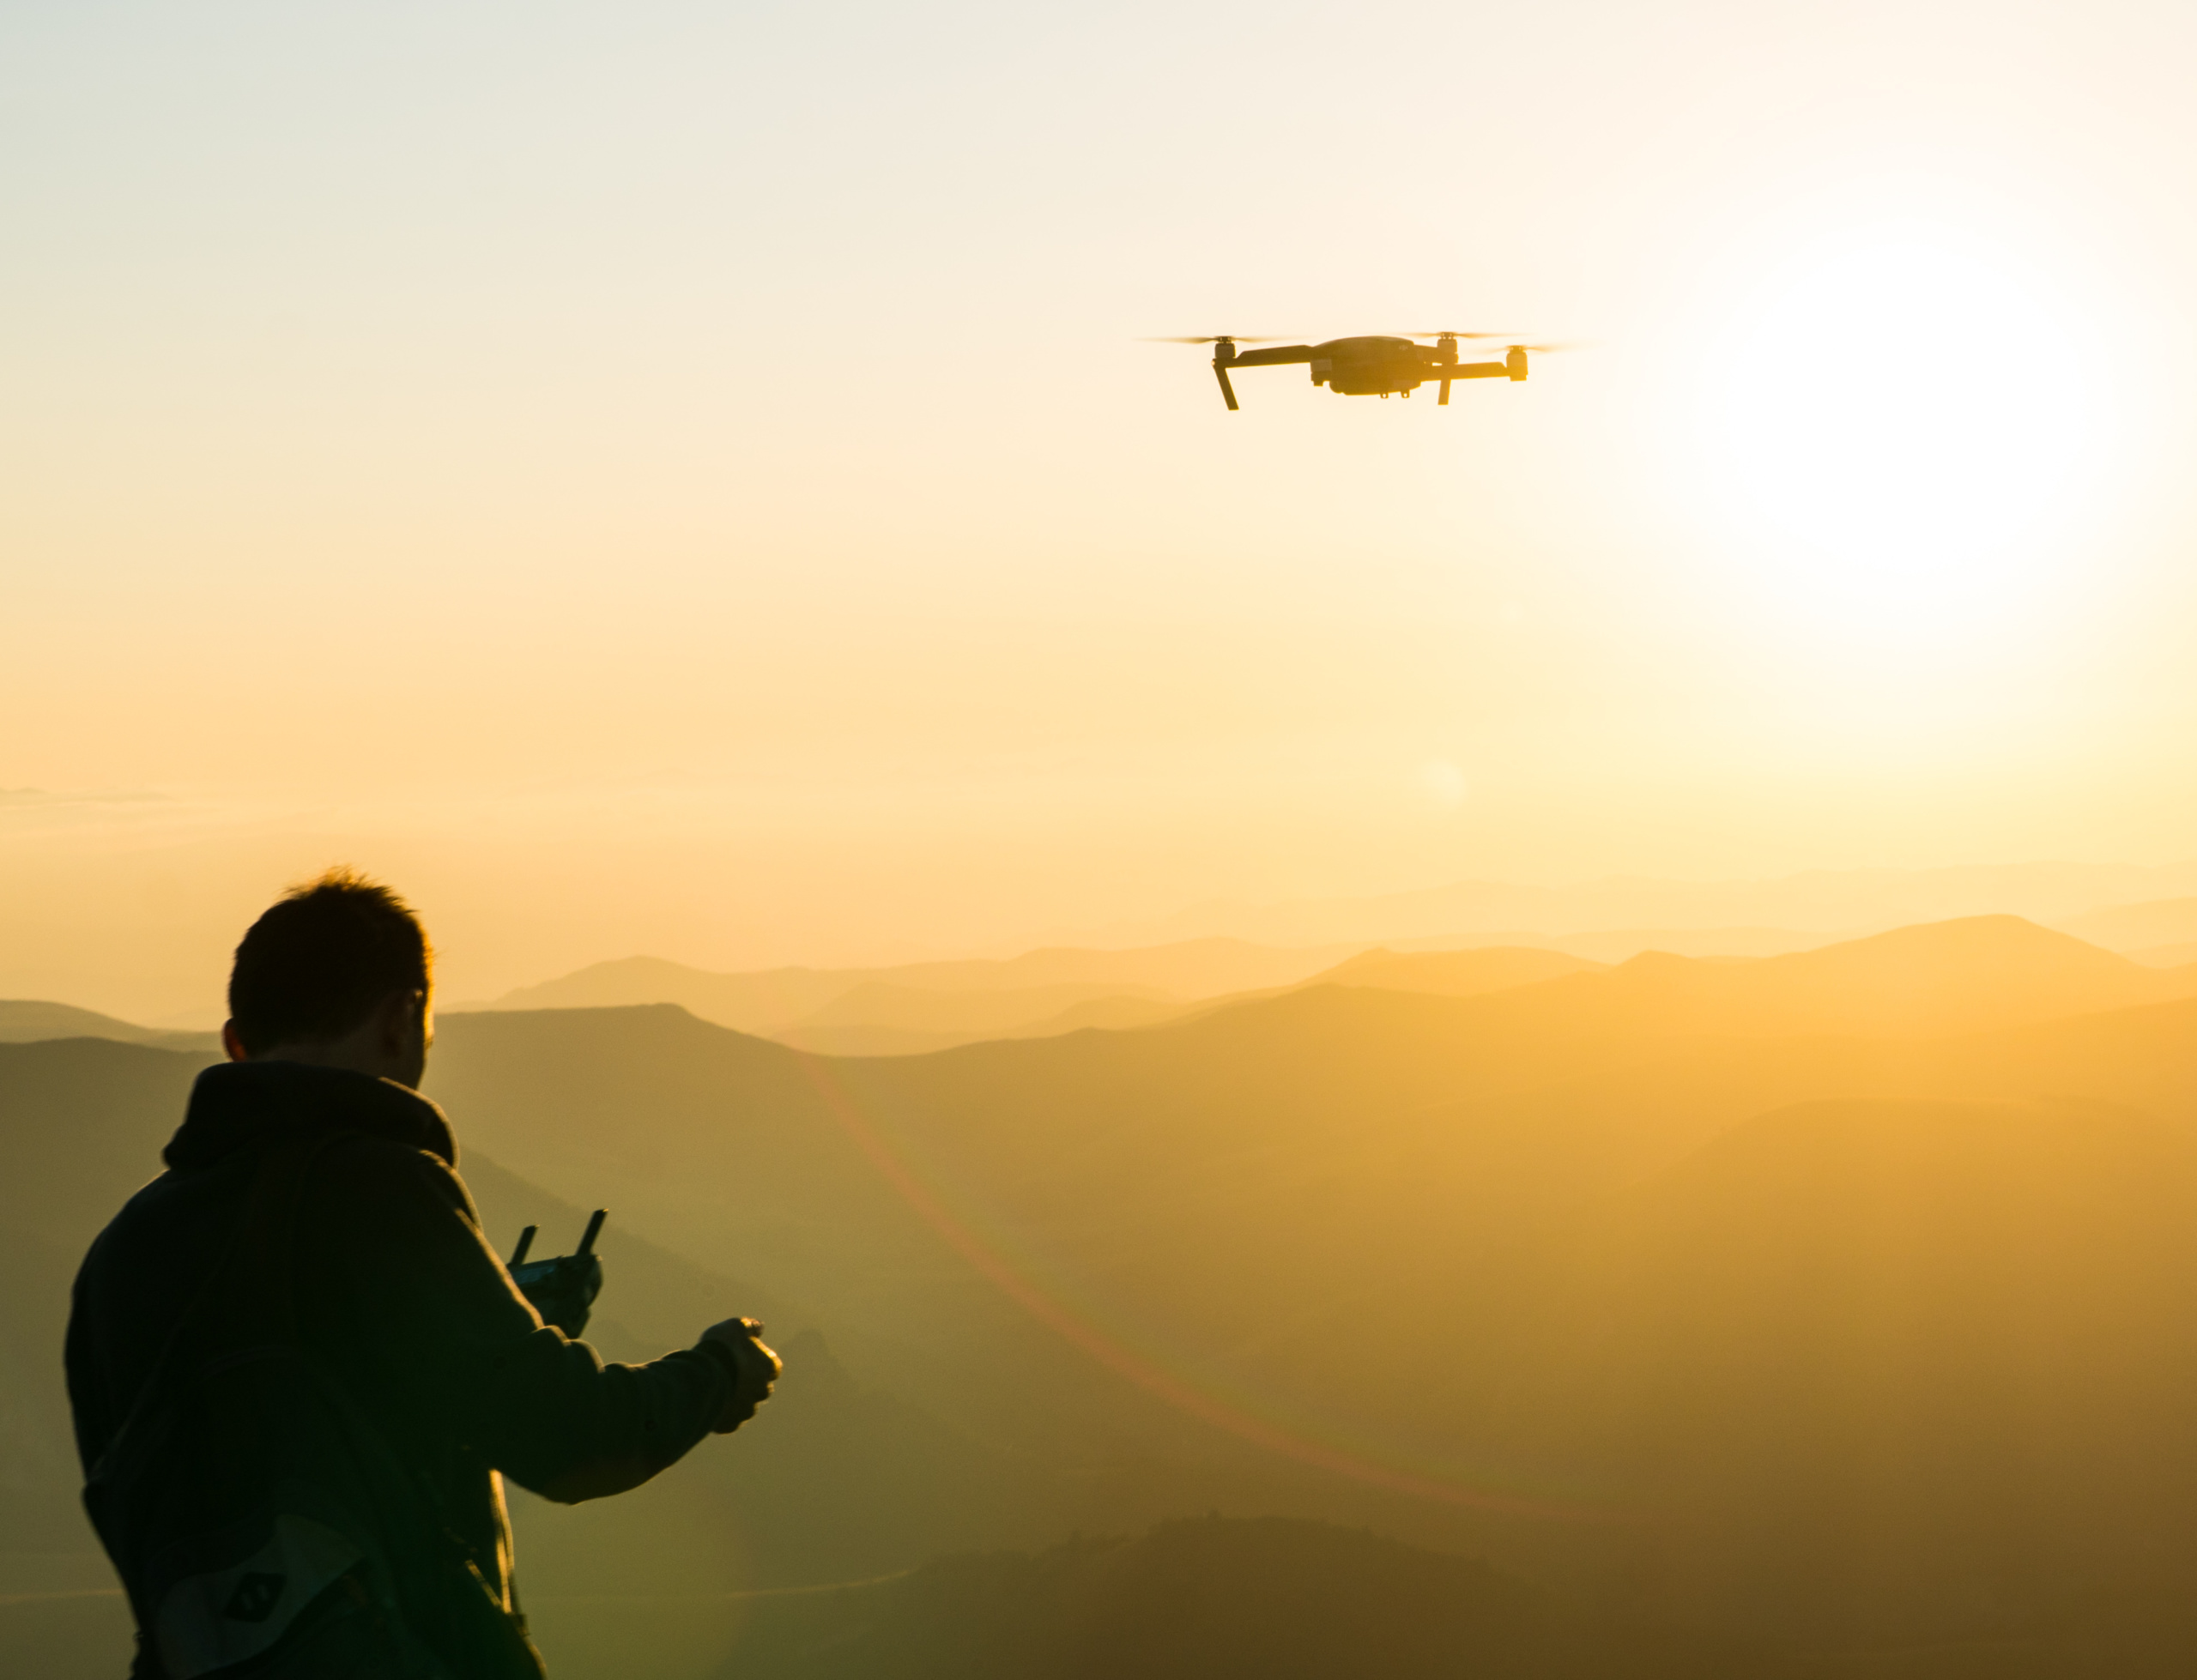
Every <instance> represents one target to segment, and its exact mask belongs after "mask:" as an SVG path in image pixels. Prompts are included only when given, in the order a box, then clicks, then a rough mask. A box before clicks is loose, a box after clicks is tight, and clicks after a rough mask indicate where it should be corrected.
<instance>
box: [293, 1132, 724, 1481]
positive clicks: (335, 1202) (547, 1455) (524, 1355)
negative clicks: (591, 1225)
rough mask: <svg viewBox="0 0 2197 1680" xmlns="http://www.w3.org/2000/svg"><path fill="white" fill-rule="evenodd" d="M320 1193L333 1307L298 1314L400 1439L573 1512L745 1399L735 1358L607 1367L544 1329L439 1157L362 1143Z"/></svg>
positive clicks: (706, 1355) (678, 1448) (320, 1185)
mask: <svg viewBox="0 0 2197 1680" xmlns="http://www.w3.org/2000/svg"><path fill="white" fill-rule="evenodd" d="M317 1180H318V1182H317V1186H316V1190H317V1194H315V1195H314V1196H313V1197H312V1199H311V1200H312V1202H313V1203H316V1204H318V1205H319V1206H322V1207H324V1209H325V1210H326V1213H327V1216H328V1217H326V1218H324V1219H323V1220H321V1221H319V1222H318V1236H317V1247H318V1253H319V1255H320V1257H321V1259H322V1260H323V1261H324V1275H325V1276H326V1278H327V1282H328V1286H329V1287H328V1294H329V1297H330V1298H329V1300H328V1302H327V1303H326V1306H327V1311H326V1315H325V1317H321V1316H319V1315H318V1314H317V1313H316V1311H315V1308H314V1306H313V1304H312V1302H310V1301H301V1302H300V1308H301V1310H302V1311H303V1312H304V1313H305V1314H306V1316H307V1317H308V1319H309V1320H312V1321H315V1322H318V1323H320V1324H322V1325H323V1326H324V1329H325V1331H326V1332H327V1335H326V1338H325V1342H324V1345H327V1346H328V1349H329V1352H330V1358H331V1361H332V1362H333V1363H336V1365H337V1367H338V1369H339V1370H340V1371H341V1372H342V1374H343V1375H345V1376H346V1377H347V1378H348V1380H349V1381H351V1382H352V1385H353V1387H354V1389H355V1390H356V1391H357V1392H358V1393H359V1398H360V1400H361V1401H362V1402H364V1403H366V1405H368V1408H369V1410H370V1411H380V1410H383V1409H384V1408H385V1409H386V1411H388V1413H389V1414H390V1420H391V1422H392V1423H395V1424H396V1426H397V1428H398V1429H400V1430H401V1431H402V1433H403V1434H405V1435H410V1436H413V1437H414V1438H415V1439H427V1440H434V1439H438V1438H439V1439H441V1440H443V1441H448V1442H451V1443H452V1444H455V1445H457V1446H460V1447H464V1448H466V1449H468V1450H469V1451H470V1452H471V1453H474V1454H475V1455H476V1456H477V1457H478V1458H479V1459H481V1460H482V1461H483V1462H485V1463H487V1464H488V1465H493V1467H494V1468H496V1469H499V1470H501V1471H503V1472H505V1474H506V1475H508V1476H509V1477H511V1479H512V1480H514V1481H516V1482H517V1483H518V1484H520V1485H521V1486H522V1487H526V1488H530V1489H531V1490H534V1491H535V1492H536V1493H539V1494H541V1495H542V1496H545V1497H547V1498H550V1499H557V1500H562V1501H565V1502H577V1501H578V1500H582V1499H593V1498H599V1497H601V1496H603V1495H605V1494H612V1493H620V1492H623V1491H624V1490H626V1489H628V1488H632V1487H637V1486H639V1484H641V1483H643V1482H645V1481H646V1480H648V1479H649V1478H651V1476H653V1475H655V1474H656V1473H657V1472H658V1471H660V1470H662V1469H663V1468H664V1467H665V1466H667V1465H670V1464H673V1463H675V1462H676V1461H677V1460H678V1459H680V1458H681V1457H682V1456H683V1455H684V1454H685V1453H687V1451H688V1449H689V1448H691V1447H693V1445H694V1444H695V1443H696V1442H697V1441H699V1440H700V1439H701V1438H702V1437H703V1436H704V1435H707V1434H709V1433H710V1432H711V1430H712V1429H718V1428H721V1427H727V1426H728V1418H729V1414H731V1413H733V1412H735V1411H737V1410H738V1402H739V1398H740V1396H741V1394H742V1393H745V1392H746V1390H744V1389H743V1387H742V1385H741V1380H740V1379H741V1368H740V1363H739V1361H738V1359H737V1358H736V1357H727V1355H728V1354H729V1353H730V1352H731V1350H729V1349H720V1348H717V1347H713V1346H703V1347H697V1348H689V1349H686V1350H682V1351H679V1352H676V1353H670V1354H667V1355H665V1356H664V1357H663V1358H661V1359H657V1360H652V1361H651V1362H650V1363H647V1364H645V1365H606V1364H604V1363H603V1362H602V1359H601V1358H600V1357H597V1355H596V1351H595V1350H594V1349H593V1348H591V1347H590V1346H588V1345H587V1344H585V1343H584V1342H574V1341H571V1340H569V1339H566V1337H565V1335H564V1334H563V1333H561V1332H560V1331H558V1330H555V1329H553V1328H549V1327H546V1326H543V1325H542V1321H541V1320H540V1319H539V1318H538V1317H537V1316H536V1314H535V1312H534V1309H533V1308H531V1307H530V1306H529V1305H528V1304H527V1302H526V1301H525V1299H524V1297H523V1296H520V1295H519V1293H518V1291H517V1290H516V1289H514V1288H513V1287H512V1285H511V1279H510V1277H509V1275H508V1274H507V1273H506V1272H505V1270H504V1266H503V1263H502V1261H501V1260H499V1259H498V1258H497V1256H496V1254H495V1253H494V1251H493V1250H492V1249H491V1248H489V1247H488V1245H487V1242H486V1240H485V1239H484V1238H483V1236H482V1235H481V1226H480V1220H479V1218H478V1216H477V1215H476V1214H475V1212H474V1208H473V1204H472V1200H471V1198H470V1197H469V1195H468V1194H466V1190H465V1187H464V1185H463V1183H462V1182H461V1181H459V1180H458V1178H457V1175H456V1174H455V1173H453V1172H451V1170H450V1169H448V1168H447V1167H445V1166H444V1165H443V1163H441V1162H440V1161H439V1160H437V1159H436V1158H435V1157H433V1156H430V1155H427V1154H423V1153H421V1152H419V1151H412V1150H407V1149H402V1148H401V1147H398V1146H396V1145H390V1144H384V1143H382V1142H379V1141H378V1140H374V1139H360V1140H359V1142H358V1143H356V1144H354V1145H348V1146H347V1147H345V1148H344V1149H342V1150H341V1151H339V1152H338V1154H337V1156H336V1158H335V1159H333V1160H331V1161H330V1162H329V1163H326V1165H325V1166H324V1170H323V1171H322V1173H320V1174H319V1175H317ZM315 1270H316V1271H320V1270H321V1268H318V1267H317V1268H315ZM735 1322H737V1320H735ZM712 1328H713V1330H714V1329H716V1328H717V1326H713V1327H712ZM766 1392H767V1391H766ZM748 1411H749V1413H750V1414H752V1411H753V1405H752V1404H751V1405H749V1407H748ZM736 1423H737V1420H736V1419H733V1420H732V1421H731V1424H730V1426H736Z"/></svg>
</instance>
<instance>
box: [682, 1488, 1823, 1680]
mask: <svg viewBox="0 0 2197 1680" xmlns="http://www.w3.org/2000/svg"><path fill="white" fill-rule="evenodd" d="M1787 1671H1788V1670H1787V1668H1786V1665H1785V1664H1784V1663H1783V1662H1782V1660H1780V1659H1777V1658H1776V1657H1775V1656H1773V1655H1770V1654H1768V1653H1763V1652H1760V1651H1742V1650H1739V1649H1735V1648H1734V1647H1731V1646H1730V1645H1729V1644H1722V1645H1720V1644H1719V1643H1718V1642H1717V1641H1714V1640H1710V1639H1704V1638H1703V1637H1701V1636H1699V1635H1682V1634H1679V1633H1675V1632H1673V1630H1671V1629H1666V1628H1659V1627H1655V1626H1654V1625H1652V1624H1649V1623H1645V1622H1643V1621H1639V1620H1625V1621H1616V1620H1612V1619H1609V1618H1607V1617H1602V1616H1599V1615H1597V1614H1596V1613H1595V1612H1594V1611H1590V1610H1588V1609H1586V1608H1584V1607H1583V1606H1580V1605H1577V1604H1567V1603H1565V1602H1564V1601H1562V1600H1560V1599H1558V1598H1553V1597H1552V1596H1551V1595H1549V1594H1547V1593H1546V1592H1536V1591H1535V1590H1534V1589H1533V1588H1531V1587H1528V1586H1525V1585H1524V1584H1522V1582H1520V1581H1517V1580H1513V1579H1510V1578H1509V1577H1507V1576H1505V1575H1504V1574H1499V1573H1498V1572H1497V1571H1495V1570H1493V1569H1491V1568H1488V1567H1487V1566H1486V1564H1484V1563H1480V1562H1473V1561H1470V1560H1468V1559H1466V1558H1462V1557H1455V1556H1443V1555H1442V1554H1440V1553H1437V1552H1431V1551H1426V1550H1421V1549H1419V1548H1418V1547H1414V1546H1407V1545H1401V1544H1397V1543H1396V1542H1395V1541H1393V1540H1388V1539H1383V1538H1380V1537H1379V1536H1377V1535H1374V1534H1370V1533H1367V1532H1363V1531H1353V1530H1349V1529H1343V1528H1337V1527H1334V1526H1328V1525H1326V1524H1321V1523H1310V1522H1299V1521H1287V1520H1280V1519H1275V1518H1267V1519H1263V1520H1226V1519H1223V1518H1220V1517H1219V1516H1212V1517H1205V1518H1194V1519H1190V1520H1178V1521H1174V1522H1170V1523H1165V1524H1163V1525H1162V1526H1159V1528H1157V1529H1156V1530H1154V1531H1153V1532H1151V1533H1148V1534H1147V1535H1145V1536H1143V1537H1142V1538H1139V1539H1135V1540H1080V1539H1079V1540H1075V1541H1072V1542H1070V1543H1069V1544H1067V1545H1063V1546H1059V1547H1056V1548H1054V1549H1053V1550H1049V1551H1045V1552H1042V1553H1039V1554H1038V1555H1037V1556H1030V1555H1027V1554H1023V1553H1012V1552H991V1553H984V1554H977V1555H969V1556H954V1557H947V1558H942V1559H941V1560H939V1561H938V1562H935V1563H931V1564H928V1565H926V1566H925V1567H924V1568H921V1569H918V1570H917V1571H916V1572H915V1573H914V1574H912V1575H910V1576H908V1577H906V1578H905V1579H904V1580H896V1581H891V1582H886V1583H881V1584H879V1585H877V1586H869V1587H867V1588H862V1589H858V1590H856V1591H852V1592H841V1593H835V1594H830V1595H825V1596H823V1597H821V1598H818V1599H812V1600H809V1601H807V1602H798V1601H796V1602H793V1603H790V1604H774V1605H768V1606H764V1607H760V1614H759V1616H758V1617H757V1619H756V1621H755V1623H754V1625H753V1627H752V1628H751V1629H750V1631H749V1633H748V1635H747V1638H746V1639H744V1640H743V1641H742V1642H741V1648H740V1650H739V1651H738V1652H737V1653H736V1654H735V1656H734V1658H733V1659H732V1660H731V1661H730V1662H729V1663H728V1664H727V1665H725V1667H724V1668H723V1671H722V1675H721V1680H734V1677H735V1676H739V1675H746V1674H753V1673H757V1672H768V1673H772V1674H779V1675H784V1676H786V1677H788V1680H1107V1677H1113V1676H1119V1675H1135V1676H1138V1677H1140V1680H1239V1677H1240V1680H1296V1677H1302V1680H1326V1677H1329V1676H1335V1675H1377V1676H1380V1677H1383V1680H1421V1677H1424V1680H1437V1677H1440V1680H1449V1677H1454V1676H1457V1675H1470V1674H1499V1675H1503V1676H1505V1677H1515V1680H1559V1677H1562V1680H1629V1677H1637V1680H1647V1677H1650V1676H1654V1677H1659V1680H1660V1677H1669V1680H1680V1677H1684V1680H1712V1677H1716V1676H1731V1677H1734V1680H1737V1677H1740V1676H1746V1677H1749V1680H1766V1677H1770V1676H1773V1675H1776V1674H1779V1673H1782V1672H1787Z"/></svg>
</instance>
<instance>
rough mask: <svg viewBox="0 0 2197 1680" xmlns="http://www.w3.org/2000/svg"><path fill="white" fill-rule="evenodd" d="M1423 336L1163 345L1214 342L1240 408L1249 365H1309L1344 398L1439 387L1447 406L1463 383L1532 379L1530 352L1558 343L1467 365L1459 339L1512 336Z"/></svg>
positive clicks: (1224, 382) (1224, 338)
mask: <svg viewBox="0 0 2197 1680" xmlns="http://www.w3.org/2000/svg"><path fill="white" fill-rule="evenodd" d="M1413 336H1415V337H1419V338H1431V339H1432V340H1434V346H1433V347H1432V348H1431V349H1429V348H1428V347H1426V346H1425V345H1422V344H1415V343H1413V341H1412V339H1411V338H1391V337H1378V336H1376V337H1366V338H1331V339H1328V341H1326V342H1325V343H1323V344H1282V345H1276V346H1274V347H1273V348H1271V349H1265V350H1238V348H1237V345H1238V344H1239V343H1245V344H1256V343H1259V342H1261V341H1260V340H1258V339H1253V338H1244V337H1243V336H1242V335H1238V334H1235V333H1222V334H1220V335H1215V336H1213V337H1210V338H1176V339H1166V340H1163V341H1162V342H1165V343H1169V344H1210V345H1211V346H1213V378H1216V379H1218V380H1219V381H1220V395H1221V397H1222V400H1223V401H1225V402H1226V403H1227V404H1228V406H1229V408H1232V409H1233V408H1235V407H1236V406H1237V403H1236V388H1235V386H1233V385H1232V384H1230V383H1229V381H1228V375H1229V373H1230V372H1231V371H1232V369H1236V368H1243V367H1284V366H1291V365H1292V364H1295V363H1298V362H1304V363H1308V364H1310V367H1311V370H1312V383H1313V384H1316V385H1325V386H1326V387H1327V388H1328V390H1331V391H1334V392H1335V394H1336V395H1337V396H1383V397H1385V396H1392V395H1393V396H1410V395H1411V394H1412V393H1413V391H1415V390H1418V389H1419V387H1420V386H1421V385H1425V384H1438V385H1440V386H1441V388H1442V395H1441V396H1439V397H1438V398H1437V399H1436V401H1437V402H1439V403H1442V404H1447V403H1448V402H1449V401H1450V383H1451V382H1452V381H1453V380H1457V379H1523V378H1525V377H1526V353H1527V352H1528V351H1529V350H1546V349H1554V348H1556V346H1554V345H1543V344H1513V345H1511V346H1510V348H1509V349H1508V350H1506V351H1505V352H1504V356H1503V360H1500V361H1486V362H1462V361H1459V360H1457V341H1458V340H1459V339H1461V338H1507V337H1509V336H1510V335H1509V334H1507V333H1457V332H1445V333H1419V334H1416V335H1413Z"/></svg>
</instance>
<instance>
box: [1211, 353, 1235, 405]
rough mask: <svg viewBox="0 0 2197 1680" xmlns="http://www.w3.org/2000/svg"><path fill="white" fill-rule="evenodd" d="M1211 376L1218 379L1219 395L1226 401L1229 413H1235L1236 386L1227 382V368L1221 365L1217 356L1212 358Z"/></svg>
mask: <svg viewBox="0 0 2197 1680" xmlns="http://www.w3.org/2000/svg"><path fill="white" fill-rule="evenodd" d="M1213 378H1216V379H1218V380H1220V395H1221V396H1223V397H1224V398H1225V399H1226V401H1227V403H1228V411H1229V413H1231V414H1233V413H1235V412H1236V387H1235V386H1233V385H1232V384H1229V383H1228V370H1227V368H1226V367H1225V366H1222V365H1221V361H1220V357H1218V356H1215V357H1214V358H1213Z"/></svg>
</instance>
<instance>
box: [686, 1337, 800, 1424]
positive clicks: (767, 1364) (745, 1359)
mask: <svg viewBox="0 0 2197 1680" xmlns="http://www.w3.org/2000/svg"><path fill="white" fill-rule="evenodd" d="M702 1339H703V1340H704V1341H705V1342H715V1343H716V1344H717V1345H718V1346H719V1347H722V1348H723V1349H724V1350H725V1351H727V1352H729V1353H730V1354H731V1355H732V1359H733V1364H734V1366H735V1369H737V1371H738V1372H739V1375H737V1376H735V1378H734V1379H733V1384H732V1398H731V1399H729V1400H727V1401H726V1402H725V1407H724V1411H723V1412H722V1413H721V1414H719V1416H718V1417H717V1425H716V1429H715V1433H717V1434H718V1435H730V1434H731V1433H732V1432H733V1431H734V1430H735V1429H738V1428H739V1427H740V1426H741V1424H742V1423H746V1422H747V1420H748V1419H749V1418H751V1417H754V1415H755V1408H756V1407H757V1406H759V1405H762V1404H763V1402H764V1401H766V1400H767V1399H770V1398H771V1385H772V1383H774V1382H776V1381H778V1374H779V1373H780V1372H781V1371H783V1370H784V1369H785V1366H784V1363H781V1362H780V1360H779V1358H778V1355H777V1354H775V1353H773V1352H772V1351H771V1350H770V1349H769V1348H767V1347H766V1346H765V1345H763V1323H762V1320H760V1319H752V1318H729V1319H727V1320H725V1321H724V1322H723V1323H722V1324H713V1325H711V1326H710V1327H709V1328H708V1329H707V1330H705V1331H704V1332H703V1333H702Z"/></svg>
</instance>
